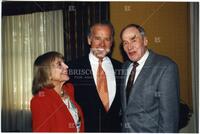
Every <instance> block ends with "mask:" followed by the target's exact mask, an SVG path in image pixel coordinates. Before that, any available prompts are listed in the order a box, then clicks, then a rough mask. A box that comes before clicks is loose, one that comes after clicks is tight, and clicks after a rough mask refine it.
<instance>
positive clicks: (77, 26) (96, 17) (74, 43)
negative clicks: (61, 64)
mask: <svg viewBox="0 0 200 134" xmlns="http://www.w3.org/2000/svg"><path fill="white" fill-rule="evenodd" d="M63 16H64V40H65V43H64V45H65V46H64V48H65V60H66V61H69V60H73V59H76V58H78V57H81V56H84V55H87V54H88V53H89V46H88V44H87V32H88V30H89V29H88V28H89V25H90V24H91V23H94V22H96V21H102V20H109V4H108V2H73V3H71V5H69V6H68V7H67V8H65V9H64V10H63Z"/></svg>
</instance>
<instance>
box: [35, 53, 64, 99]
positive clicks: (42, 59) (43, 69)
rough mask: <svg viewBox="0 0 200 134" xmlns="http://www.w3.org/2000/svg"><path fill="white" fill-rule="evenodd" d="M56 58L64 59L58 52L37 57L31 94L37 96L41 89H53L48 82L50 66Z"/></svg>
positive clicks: (51, 84)
mask: <svg viewBox="0 0 200 134" xmlns="http://www.w3.org/2000/svg"><path fill="white" fill-rule="evenodd" d="M56 58H59V59H64V57H63V55H62V54H60V53H58V52H54V51H51V52H47V53H45V54H42V55H40V56H38V57H37V59H36V60H35V62H34V68H33V73H34V74H33V75H34V76H33V83H32V94H33V95H35V94H37V93H38V92H39V91H40V90H41V89H42V88H44V87H50V88H54V85H53V83H52V82H51V81H50V79H49V78H50V75H51V74H50V66H51V64H52V62H53V61H55V59H56Z"/></svg>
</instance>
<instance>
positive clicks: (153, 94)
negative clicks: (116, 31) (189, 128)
mask: <svg viewBox="0 0 200 134" xmlns="http://www.w3.org/2000/svg"><path fill="white" fill-rule="evenodd" d="M120 37H121V40H122V45H123V49H124V51H125V52H126V54H127V56H128V58H129V61H126V62H125V63H124V65H123V67H122V68H123V69H124V70H126V71H125V75H124V78H123V80H122V85H121V98H122V113H123V119H122V120H123V128H122V130H123V132H153V133H156V132H159V133H162V132H178V121H179V74H178V67H177V65H176V63H175V62H173V61H172V60H171V59H169V58H168V57H165V56H161V55H158V54H156V53H154V52H153V51H151V50H148V49H147V44H148V40H147V37H146V35H145V31H144V29H143V28H142V27H141V26H139V25H136V24H130V25H127V26H126V27H125V28H123V29H122V31H121V35H120Z"/></svg>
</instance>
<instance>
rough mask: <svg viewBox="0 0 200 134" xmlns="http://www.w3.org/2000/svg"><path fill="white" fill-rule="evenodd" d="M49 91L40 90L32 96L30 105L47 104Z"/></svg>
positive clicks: (45, 89)
mask: <svg viewBox="0 0 200 134" xmlns="http://www.w3.org/2000/svg"><path fill="white" fill-rule="evenodd" d="M50 90H51V89H47V88H43V89H41V90H40V91H39V92H38V93H37V94H35V95H34V96H33V98H32V99H31V104H33V103H37V104H40V103H49V100H50V99H49V98H50V97H49V93H50V92H51V91H50Z"/></svg>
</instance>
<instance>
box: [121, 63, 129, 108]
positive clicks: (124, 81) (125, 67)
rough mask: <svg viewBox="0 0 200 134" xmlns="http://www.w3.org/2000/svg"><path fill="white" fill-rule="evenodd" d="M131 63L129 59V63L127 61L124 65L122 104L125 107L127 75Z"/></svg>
mask: <svg viewBox="0 0 200 134" xmlns="http://www.w3.org/2000/svg"><path fill="white" fill-rule="evenodd" d="M130 64H131V62H130V61H128V63H126V64H125V65H124V67H123V69H122V70H123V73H122V74H123V78H122V84H121V89H122V97H121V98H122V106H123V107H124V108H123V109H125V108H126V99H127V98H126V77H127V70H128V67H129V65H130Z"/></svg>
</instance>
